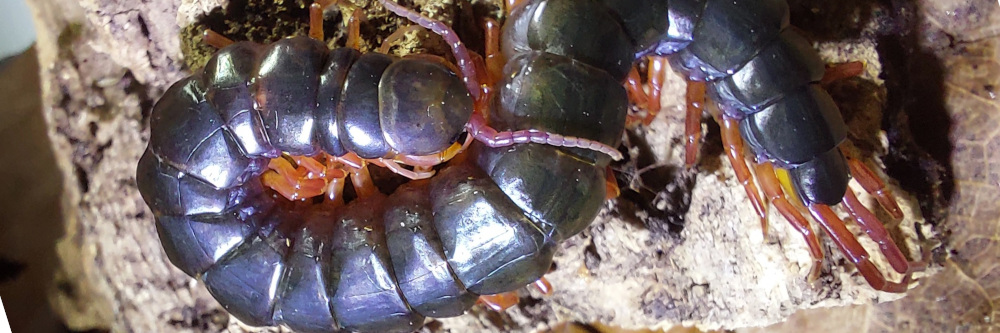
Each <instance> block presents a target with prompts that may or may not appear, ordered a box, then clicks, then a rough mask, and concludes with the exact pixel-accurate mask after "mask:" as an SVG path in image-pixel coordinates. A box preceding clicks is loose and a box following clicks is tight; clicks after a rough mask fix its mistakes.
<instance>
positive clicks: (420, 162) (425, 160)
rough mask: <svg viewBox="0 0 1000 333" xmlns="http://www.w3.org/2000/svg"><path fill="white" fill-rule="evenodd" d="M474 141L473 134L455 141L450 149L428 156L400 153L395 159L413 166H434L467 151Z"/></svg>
mask: <svg viewBox="0 0 1000 333" xmlns="http://www.w3.org/2000/svg"><path fill="white" fill-rule="evenodd" d="M472 141H473V140H472V136H466V139H465V141H464V142H462V143H458V142H456V143H453V144H452V145H451V146H450V147H448V149H445V150H444V151H442V152H440V153H437V154H433V155H426V156H414V155H399V156H396V157H395V158H394V161H396V162H399V163H402V164H406V165H409V166H412V167H433V166H436V165H439V164H441V163H444V162H447V161H450V160H451V159H453V158H455V156H458V154H460V153H461V152H463V151H465V149H466V148H468V147H469V144H471V143H472Z"/></svg>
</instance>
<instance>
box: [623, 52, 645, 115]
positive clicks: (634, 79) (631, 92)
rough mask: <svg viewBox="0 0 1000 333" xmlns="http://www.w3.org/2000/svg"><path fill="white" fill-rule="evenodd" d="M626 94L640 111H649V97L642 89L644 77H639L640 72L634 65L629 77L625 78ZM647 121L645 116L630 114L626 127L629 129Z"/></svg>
mask: <svg viewBox="0 0 1000 333" xmlns="http://www.w3.org/2000/svg"><path fill="white" fill-rule="evenodd" d="M625 92H627V93H628V99H629V101H631V102H632V104H633V105H635V106H636V107H638V108H639V109H642V110H648V107H649V95H646V91H645V90H643V89H642V77H640V76H639V70H638V69H636V65H632V69H631V70H629V71H628V76H627V77H626V78H625ZM645 119H646V118H645V116H640V115H637V114H634V113H633V112H629V114H628V115H626V118H625V125H626V126H629V127H631V126H635V125H638V124H639V123H640V122H642V121H644V120H645Z"/></svg>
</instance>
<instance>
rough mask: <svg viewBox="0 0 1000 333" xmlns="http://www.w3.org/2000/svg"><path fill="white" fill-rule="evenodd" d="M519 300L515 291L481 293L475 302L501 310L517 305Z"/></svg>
mask: <svg viewBox="0 0 1000 333" xmlns="http://www.w3.org/2000/svg"><path fill="white" fill-rule="evenodd" d="M519 301H520V299H519V297H518V295H517V292H516V291H508V292H505V293H499V294H493V295H481V296H479V299H478V300H476V303H479V304H482V305H483V306H485V307H487V308H488V309H490V310H493V311H496V312H501V311H504V310H507V309H510V308H512V307H514V306H515V305H517V303H518V302H519Z"/></svg>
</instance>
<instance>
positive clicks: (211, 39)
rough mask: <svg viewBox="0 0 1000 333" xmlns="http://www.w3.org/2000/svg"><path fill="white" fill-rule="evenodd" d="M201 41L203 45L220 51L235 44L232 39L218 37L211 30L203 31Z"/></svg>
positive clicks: (218, 35) (217, 34) (216, 33)
mask: <svg viewBox="0 0 1000 333" xmlns="http://www.w3.org/2000/svg"><path fill="white" fill-rule="evenodd" d="M201 39H202V40H204V41H205V44H208V45H211V46H212V47H214V48H217V49H221V48H224V47H226V46H229V45H233V43H235V42H234V41H233V40H232V39H229V38H226V36H223V35H220V34H219V33H218V32H215V31H214V30H212V29H205V32H202V34H201Z"/></svg>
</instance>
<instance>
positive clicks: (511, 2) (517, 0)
mask: <svg viewBox="0 0 1000 333" xmlns="http://www.w3.org/2000/svg"><path fill="white" fill-rule="evenodd" d="M526 1H527V0H507V1H506V3H507V12H506V14H510V12H511V11H513V10H514V8H517V7H520V6H521V5H523V4H524V3H525V2H526Z"/></svg>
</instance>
